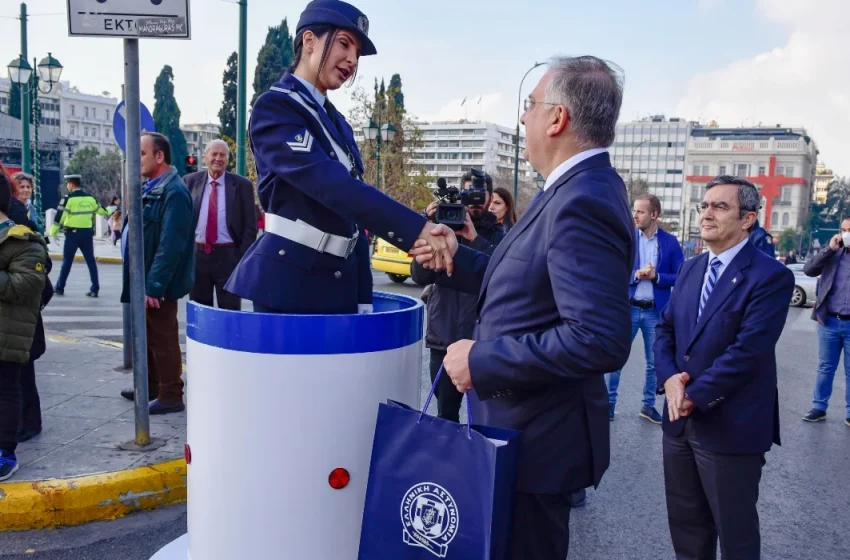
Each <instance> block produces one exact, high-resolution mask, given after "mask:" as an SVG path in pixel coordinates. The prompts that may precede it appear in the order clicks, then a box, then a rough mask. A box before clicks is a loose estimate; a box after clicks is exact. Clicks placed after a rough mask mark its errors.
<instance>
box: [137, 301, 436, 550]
mask: <svg viewBox="0 0 850 560" xmlns="http://www.w3.org/2000/svg"><path fill="white" fill-rule="evenodd" d="M423 321H424V312H423V305H422V302H421V301H419V300H415V299H413V298H409V297H405V296H400V295H395V294H386V293H376V294H375V297H374V313H371V314H364V315H272V314H264V313H245V312H236V311H223V310H221V309H214V308H210V307H205V306H201V305H197V304H195V303H189V304H188V309H187V317H186V338H187V352H186V353H187V365H188V371H189V376H190V382H189V384H188V391H187V410H188V433H187V446H188V449H187V459H188V460H189V461H190V462H189V468H188V472H189V479H188V529H189V532H188V539H187V538H186V537H183V538H181V539H178V540H177V541H175V542H174V543H171V544H170V545H168V546H167V547H165V548H164V549H162V550H161V551H160V552H158V553H157V554H156V555H155V556H154V557H153V558H154V559H155V560H172V559H174V560H177V559H180V560H186V559H187V558H188V559H190V560H233V559H234V558H268V559H272V558H274V559H288V558H292V559H298V560H301V559H308V558H309V559H316V560H319V559H333V560H346V559H355V558H356V557H357V549H358V546H359V541H360V525H361V519H362V516H363V505H364V501H365V497H366V481H367V479H368V475H369V461H370V458H371V451H372V438H373V436H374V431H375V420H376V417H377V413H378V404H379V403H382V402H386V400H387V399H393V400H396V401H400V402H404V403H406V404H409V405H411V406H416V405H417V404H418V402H419V386H420V376H421V372H422V335H423ZM347 477H350V479H349V480H348V482H347V485H345V486H344V487H342V488H335V486H336V487H339V486H341V485H342V484H343V483H345V482H346V480H347Z"/></svg>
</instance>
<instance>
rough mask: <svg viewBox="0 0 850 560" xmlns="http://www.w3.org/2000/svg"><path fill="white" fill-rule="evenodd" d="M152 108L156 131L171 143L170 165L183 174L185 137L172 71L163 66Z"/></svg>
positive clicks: (186, 151)
mask: <svg viewBox="0 0 850 560" xmlns="http://www.w3.org/2000/svg"><path fill="white" fill-rule="evenodd" d="M153 96H154V106H153V122H154V124H155V125H156V130H157V132H159V133H160V134H163V135H165V136H166V137H167V138H168V140H169V141H170V142H171V164H172V165H174V166H175V167H177V169H178V171H179V172H180V174H181V175H183V174H184V171H185V169H184V168H185V166H184V165H183V162H184V161H186V156H187V155H188V149H187V147H186V137H185V136H183V131H181V130H180V107H178V106H177V100H176V99H174V71H173V70H172V69H171V66H168V65H165V66H164V67H163V69H162V72H160V73H159V77H158V78H157V79H156V83H155V84H154V86H153Z"/></svg>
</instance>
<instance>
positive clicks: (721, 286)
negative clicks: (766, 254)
mask: <svg viewBox="0 0 850 560" xmlns="http://www.w3.org/2000/svg"><path fill="white" fill-rule="evenodd" d="M750 249H752V250H757V249H756V248H755V247H753V246H752V245H750V244H749V243H747V244H746V245H744V247H743V248H742V249H741V251H740V252H739V253H738V254H737V255H736V256H735V258H734V259H732V262H730V263H729V266H727V267H726V270H724V271H723V274H722V275H721V276H720V278H719V279H718V280H717V285H716V286H715V287H714V291H712V292H711V295H710V296H709V297H708V301H707V302H706V304H705V309H703V310H702V315H700V317H699V320H698V321H697V324H696V328H695V329H694V334H693V336H692V337H691V344H693V343H694V341H695V340H696V338H697V337H698V336H699V335H700V333H701V332H702V330H703V328H705V325H706V323H708V320H709V319H711V316H712V315H714V314H715V313H716V312H717V311H718V310H719V309H720V308H721V307H722V306H723V303H724V302H725V301H726V299H727V298H728V297H729V296H730V295H732V292H734V291H735V289H736V288H737V287H738V286H740V285H741V284H742V283H743V282H744V279H745V276H744V270H745V269H746V268H747V267H749V266H750V261H752V257H753V254H752V252H751V251H750ZM707 258H708V257H707V256H706V259H707ZM704 276H705V269H703V275H702V276H701V277H700V278H703V277H704ZM701 297H702V282H700V289H699V294H698V295H697V297H696V301H697V309H699V298H701Z"/></svg>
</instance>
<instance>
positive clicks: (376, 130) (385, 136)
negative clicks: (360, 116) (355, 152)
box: [363, 110, 396, 190]
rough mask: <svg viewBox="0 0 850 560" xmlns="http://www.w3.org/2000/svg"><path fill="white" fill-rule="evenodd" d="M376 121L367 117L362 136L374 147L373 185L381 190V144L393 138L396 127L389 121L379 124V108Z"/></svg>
mask: <svg viewBox="0 0 850 560" xmlns="http://www.w3.org/2000/svg"><path fill="white" fill-rule="evenodd" d="M377 118H378V123H377V124H376V123H375V121H374V120H372V119H369V124H368V126H364V127H363V136H365V137H366V140H368V141H369V144H370V145H371V146H374V147H375V159H376V160H377V167H378V168H377V170H376V171H377V178H376V180H375V182H376V183H377V184H376V185H375V186H376V187H377V188H378V190H381V145H382V144H383V143H384V142H392V141H393V139H394V138H395V133H396V129H395V127H394V126H393V125H391V124H390V123H386V124H384V125H383V126H381V121H382V120H383V119H382V117H381V112H380V110H379V111H378V114H377Z"/></svg>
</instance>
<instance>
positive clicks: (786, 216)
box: [782, 212, 791, 226]
mask: <svg viewBox="0 0 850 560" xmlns="http://www.w3.org/2000/svg"><path fill="white" fill-rule="evenodd" d="M790 219H791V215H790V214H788V212H783V213H782V225H783V226H787V225H788V220H790Z"/></svg>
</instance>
